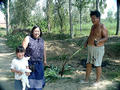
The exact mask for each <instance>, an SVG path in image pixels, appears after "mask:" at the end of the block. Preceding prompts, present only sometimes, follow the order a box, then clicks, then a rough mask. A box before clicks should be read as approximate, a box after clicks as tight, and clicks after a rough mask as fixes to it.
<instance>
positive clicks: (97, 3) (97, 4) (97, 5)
mask: <svg viewBox="0 0 120 90" xmlns="http://www.w3.org/2000/svg"><path fill="white" fill-rule="evenodd" d="M98 7H99V0H96V10H98Z"/></svg>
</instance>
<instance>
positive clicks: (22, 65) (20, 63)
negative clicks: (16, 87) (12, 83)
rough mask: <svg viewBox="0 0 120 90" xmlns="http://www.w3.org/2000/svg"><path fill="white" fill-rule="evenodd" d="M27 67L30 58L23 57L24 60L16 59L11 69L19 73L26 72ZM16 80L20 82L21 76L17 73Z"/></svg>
mask: <svg viewBox="0 0 120 90" xmlns="http://www.w3.org/2000/svg"><path fill="white" fill-rule="evenodd" d="M27 66H28V57H23V58H22V59H17V58H14V59H13V60H12V63H11V69H15V70H18V71H23V70H25V69H26V67H27ZM15 79H16V80H20V79H21V75H19V74H17V73H15Z"/></svg>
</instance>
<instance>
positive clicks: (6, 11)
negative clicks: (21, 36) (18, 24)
mask: <svg viewBox="0 0 120 90" xmlns="http://www.w3.org/2000/svg"><path fill="white" fill-rule="evenodd" d="M2 3H3V7H2V11H3V13H4V14H5V16H6V29H7V34H9V3H10V0H3V1H2Z"/></svg>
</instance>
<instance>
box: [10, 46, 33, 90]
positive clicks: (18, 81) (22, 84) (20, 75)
mask: <svg viewBox="0 0 120 90" xmlns="http://www.w3.org/2000/svg"><path fill="white" fill-rule="evenodd" d="M24 54H25V50H24V48H23V46H19V47H17V48H16V58H14V59H13V60H12V63H11V72H14V73H15V90H25V89H26V86H27V87H28V88H29V87H30V85H29V81H28V76H29V75H30V72H31V70H30V69H29V67H28V60H29V57H24Z"/></svg>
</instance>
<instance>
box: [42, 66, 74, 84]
mask: <svg viewBox="0 0 120 90" xmlns="http://www.w3.org/2000/svg"><path fill="white" fill-rule="evenodd" d="M60 70H61V69H60V68H59V67H57V66H54V65H51V66H50V68H47V69H46V70H45V72H44V73H45V79H46V82H48V81H54V80H57V79H59V78H60ZM74 70H75V68H73V67H72V66H70V65H66V66H65V70H64V75H69V74H73V71H74Z"/></svg>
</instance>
